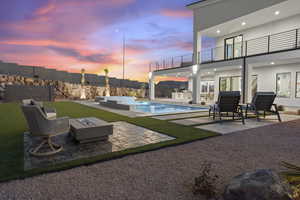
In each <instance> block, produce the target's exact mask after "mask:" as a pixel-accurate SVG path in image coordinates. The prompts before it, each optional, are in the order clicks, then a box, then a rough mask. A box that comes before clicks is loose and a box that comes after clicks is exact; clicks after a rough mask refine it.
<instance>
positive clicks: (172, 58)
mask: <svg viewBox="0 0 300 200" xmlns="http://www.w3.org/2000/svg"><path fill="white" fill-rule="evenodd" d="M172 68H174V58H173V57H172Z"/></svg>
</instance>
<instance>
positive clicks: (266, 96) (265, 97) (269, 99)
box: [245, 92, 281, 122]
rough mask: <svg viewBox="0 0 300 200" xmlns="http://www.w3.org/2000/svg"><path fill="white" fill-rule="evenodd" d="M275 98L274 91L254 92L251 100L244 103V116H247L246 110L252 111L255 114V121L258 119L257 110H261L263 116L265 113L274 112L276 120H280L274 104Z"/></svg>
mask: <svg viewBox="0 0 300 200" xmlns="http://www.w3.org/2000/svg"><path fill="white" fill-rule="evenodd" d="M275 98H276V94H275V93H274V92H256V93H255V95H254V97H253V98H252V102H251V103H248V104H247V105H246V108H245V117H246V118H248V112H252V113H253V114H255V116H256V119H257V121H259V120H260V118H259V115H260V113H259V112H263V116H264V118H266V114H267V113H269V114H274V115H277V118H278V121H279V122H281V117H280V114H279V112H278V107H277V105H276V104H274V100H275ZM273 108H274V109H273Z"/></svg>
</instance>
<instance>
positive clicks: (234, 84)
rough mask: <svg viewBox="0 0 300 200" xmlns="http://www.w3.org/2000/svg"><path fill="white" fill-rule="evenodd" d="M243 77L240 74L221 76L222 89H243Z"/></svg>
mask: <svg viewBox="0 0 300 200" xmlns="http://www.w3.org/2000/svg"><path fill="white" fill-rule="evenodd" d="M241 86H242V79H241V77H240V76H231V77H221V78H220V91H241Z"/></svg>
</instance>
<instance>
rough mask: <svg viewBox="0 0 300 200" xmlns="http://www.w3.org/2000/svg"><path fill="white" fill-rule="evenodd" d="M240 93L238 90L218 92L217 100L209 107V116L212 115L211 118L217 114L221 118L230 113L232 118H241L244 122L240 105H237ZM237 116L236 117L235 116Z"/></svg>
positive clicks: (214, 117)
mask: <svg viewBox="0 0 300 200" xmlns="http://www.w3.org/2000/svg"><path fill="white" fill-rule="evenodd" d="M240 99H241V94H240V92H239V91H232V92H220V93H219V97H218V101H217V103H216V104H214V105H211V106H210V108H209V117H210V116H211V115H212V116H213V119H214V120H215V119H216V116H219V119H220V120H222V116H227V117H228V116H229V113H232V119H233V120H235V119H241V120H242V123H243V124H245V120H244V115H243V111H242V108H241V106H240V105H239V102H240ZM235 116H237V117H238V118H235Z"/></svg>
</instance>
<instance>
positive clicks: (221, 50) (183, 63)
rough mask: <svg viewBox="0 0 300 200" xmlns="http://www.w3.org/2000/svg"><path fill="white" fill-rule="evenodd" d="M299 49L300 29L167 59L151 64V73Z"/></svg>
mask: <svg viewBox="0 0 300 200" xmlns="http://www.w3.org/2000/svg"><path fill="white" fill-rule="evenodd" d="M299 48H300V29H293V30H289V31H285V32H281V33H277V34H272V35H266V36H263V37H259V38H255V39H251V40H247V41H242V42H238V43H236V42H232V44H230V43H228V44H226V45H223V46H218V47H214V48H204V49H202V50H201V51H200V52H198V53H197V54H198V55H194V54H189V55H183V56H176V57H170V58H165V59H162V60H160V61H156V62H152V63H150V65H149V71H157V70H166V69H171V68H178V67H188V66H191V65H195V64H206V63H213V62H220V61H226V60H233V59H240V58H244V57H250V56H257V55H264V54H271V53H277V52H282V51H291V50H296V49H299ZM195 56H196V57H195ZM194 58H197V59H194Z"/></svg>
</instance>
